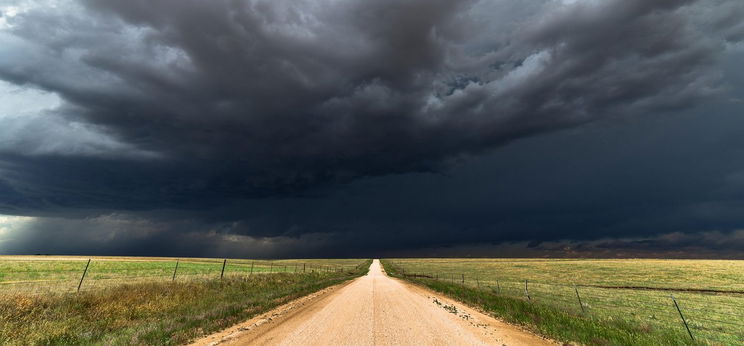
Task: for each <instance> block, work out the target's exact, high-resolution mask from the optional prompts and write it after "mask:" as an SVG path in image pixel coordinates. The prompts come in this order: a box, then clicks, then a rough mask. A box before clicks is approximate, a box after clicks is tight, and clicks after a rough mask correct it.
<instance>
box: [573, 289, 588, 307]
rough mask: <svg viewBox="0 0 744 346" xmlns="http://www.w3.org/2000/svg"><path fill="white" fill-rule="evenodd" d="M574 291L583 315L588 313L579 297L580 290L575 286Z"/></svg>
mask: <svg viewBox="0 0 744 346" xmlns="http://www.w3.org/2000/svg"><path fill="white" fill-rule="evenodd" d="M574 291H576V299H578V300H579V307H580V308H581V312H582V313H586V311H585V310H584V304H582V303H581V296H580V295H579V289H578V288H576V285H574Z"/></svg>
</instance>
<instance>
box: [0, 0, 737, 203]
mask: <svg viewBox="0 0 744 346" xmlns="http://www.w3.org/2000/svg"><path fill="white" fill-rule="evenodd" d="M79 5H80V6H81V7H80V8H78V7H77V5H74V4H70V6H71V7H70V8H69V9H68V10H67V11H65V10H63V9H60V8H52V7H44V6H41V7H37V8H34V9H32V10H29V11H27V12H24V13H21V14H18V15H17V16H15V17H14V18H12V19H11V20H10V22H9V23H11V24H12V26H11V27H10V29H8V33H6V34H5V39H4V41H6V44H7V45H6V46H8V47H10V48H5V49H4V52H5V53H4V54H6V57H5V58H3V59H2V62H0V77H1V78H3V79H5V80H7V81H9V82H11V83H15V84H18V85H31V86H35V87H38V88H41V89H43V90H47V91H50V92H53V93H55V94H56V95H59V96H60V97H61V98H62V99H63V100H64V104H63V105H62V106H60V107H59V108H58V109H57V110H56V116H58V117H63V118H65V119H68V120H69V121H76V122H80V123H83V124H87V125H90V126H94V129H97V130H99V131H101V132H102V133H103V134H104V135H106V136H108V137H110V138H113V139H114V140H116V141H118V142H121V143H123V144H122V145H127V146H128V148H129V149H130V150H132V151H133V150H134V149H132V148H136V149H137V150H140V151H142V152H144V153H148V154H149V155H150V156H152V157H150V158H149V159H140V160H128V161H126V163H124V162H123V161H124V159H121V158H119V161H120V162H115V163H114V165H127V166H128V167H130V170H131V171H133V172H134V174H133V176H132V182H126V181H122V179H124V180H125V178H123V177H121V176H120V175H117V174H114V175H113V176H112V175H109V174H92V172H98V173H102V172H99V171H98V167H99V165H100V164H99V163H96V162H92V163H91V164H87V163H80V164H79V165H78V167H72V166H70V167H69V169H67V170H62V172H61V173H59V174H61V175H65V174H68V175H69V176H68V177H65V176H62V177H55V178H54V179H55V183H54V184H48V183H47V181H48V180H47V178H46V177H44V176H43V173H40V174H28V175H27V174H25V172H24V170H26V169H31V170H34V168H33V167H34V165H35V164H36V165H38V167H44V166H45V165H47V162H48V159H47V158H38V157H36V158H24V159H23V160H25V161H24V163H21V164H20V167H18V168H17V169H16V170H15V173H16V174H15V175H14V177H15V178H14V179H13V180H9V181H8V183H9V184H11V185H12V184H20V185H30V186H33V187H32V189H34V188H35V189H36V190H38V191H35V192H34V193H35V194H36V195H34V196H35V198H38V197H41V196H42V195H45V194H46V195H47V196H46V197H48V198H46V199H47V200H55V199H58V198H62V199H65V201H66V203H65V204H64V205H65V206H72V207H74V206H75V204H76V201H75V200H74V198H72V197H69V196H68V197H60V196H57V195H56V194H55V192H54V190H55V186H60V185H61V186H63V189H64V190H69V189H70V188H72V187H71V186H67V187H64V186H65V182H64V181H69V182H70V183H71V184H76V185H75V186H74V189H75V190H76V191H79V193H78V194H79V197H80V199H79V200H78V201H77V203H80V204H81V205H88V204H92V203H99V202H100V203H104V205H105V204H107V203H110V204H112V205H114V206H115V204H116V203H117V202H118V201H119V200H124V201H126V200H128V199H129V198H130V197H131V198H136V197H133V196H126V195H127V193H128V188H129V186H130V185H133V184H135V183H133V182H135V181H136V184H139V183H140V182H143V181H146V180H147V178H148V177H152V178H153V179H154V180H156V181H158V184H159V185H160V186H162V189H160V191H154V192H152V195H151V196H148V195H147V194H143V195H139V197H141V198H140V199H141V202H142V203H145V202H146V201H147V200H148V199H150V197H152V199H153V201H154V203H153V206H154V207H160V206H162V204H161V203H162V202H163V200H164V199H165V200H168V199H172V200H173V201H174V203H172V206H174V207H178V204H179V202H176V201H180V200H188V199H189V198H188V197H189V196H193V197H194V198H196V199H201V198H203V195H210V196H215V197H216V198H217V199H219V196H216V195H217V194H215V192H214V188H215V185H219V184H222V185H223V186H222V187H223V189H222V190H230V191H232V193H228V195H229V196H227V197H232V195H235V196H238V197H241V196H242V197H255V196H263V195H266V194H274V193H285V192H286V191H298V190H302V189H305V188H307V187H312V186H315V185H317V184H323V183H333V182H342V181H349V180H352V179H355V178H357V177H361V176H374V175H384V174H390V173H401V172H410V171H431V170H438V169H440V168H441V167H442V165H443V164H445V163H446V162H448V161H450V160H452V159H456V158H458V157H460V156H462V155H466V154H471V153H479V152H482V151H484V150H487V149H489V148H493V147H494V146H498V145H500V144H504V143H507V142H509V141H511V140H513V139H516V138H520V137H524V136H529V135H534V134H537V133H541V132H545V131H551V130H555V129H559V128H564V127H570V126H575V125H578V124H582V123H586V122H592V121H595V120H597V119H600V118H605V117H610V116H617V115H627V114H642V113H644V112H648V111H650V110H659V109H662V110H663V109H676V108H679V107H686V106H689V105H691V104H693V103H694V102H695V100H696V99H698V98H699V97H702V96H706V95H709V94H711V93H712V92H714V91H715V89H716V88H717V87H718V84H717V78H718V73H719V71H717V70H716V62H717V59H719V58H720V55H721V54H722V52H723V42H724V38H723V37H721V36H719V35H717V34H711V33H707V32H704V31H703V28H702V27H701V26H700V25H701V24H700V23H698V22H697V19H696V17H695V16H694V15H692V14H691V13H692V12H695V9H696V8H702V7H706V6H705V5H704V4H702V3H701V4H697V3H696V2H694V1H640V0H637V1H606V2H581V1H579V2H576V3H574V4H571V5H564V4H561V3H559V2H545V1H533V2H530V3H525V5H524V6H525V7H530V8H533V9H534V11H533V12H530V13H529V14H523V15H522V17H520V18H517V19H513V18H512V19H508V18H509V16H508V14H501V13H499V11H498V9H499V6H503V7H504V8H506V7H508V6H509V5H508V4H507V3H506V2H497V3H492V2H478V1H456V2H453V1H402V2H401V1H350V2H338V1H320V2H318V1H295V2H276V1H274V2H268V1H227V0H221V1H210V2H204V1H175V0H174V1H157V2H151V1H126V2H122V1H83V2H81V3H80V4H79ZM723 5H727V6H729V7H731V4H730V3H727V2H721V3H718V4H714V5H712V6H714V7H716V6H717V7H720V8H724V6H723ZM717 7H716V8H717ZM492 16H495V19H496V20H495V21H496V22H500V21H499V20H498V19H500V17H503V18H504V20H503V21H501V23H491V20H490V19H492ZM507 19H508V20H507ZM504 23H506V24H504ZM727 23H728V24H727ZM737 24H738V23H735V22H731V21H729V22H727V21H726V20H725V18H724V19H721V20H720V21H719V22H718V23H717V25H718V26H717V27H716V29H717V30H718V31H719V32H725V33H728V31H730V30H734V29H735V28H736V26H737ZM727 30H728V31H727ZM729 36H731V37H735V36H736V35H733V36H732V35H730V34H729ZM727 37H728V36H727ZM21 52H22V53H21ZM62 146H64V145H62ZM60 150H62V151H63V150H64V148H62V149H60ZM122 150H123V149H117V148H109V150H108V153H106V152H103V153H101V152H96V153H95V155H92V156H95V158H94V159H93V160H97V159H101V158H102V160H108V159H109V157H108V156H113V155H115V153H116V152H120V151H122ZM12 154H14V155H21V156H22V155H23V154H24V152H14V153H12ZM135 154H136V153H135ZM135 154H132V155H135ZM135 156H136V155H135ZM143 156H146V157H147V155H143ZM4 157H5V158H4V160H6V161H13V162H16V161H15V160H14V159H13V158H12V156H4ZM35 159H36V160H39V162H37V163H34V162H33V161H34V160H35ZM88 159H90V158H88ZM164 162H166V163H164ZM70 165H72V163H71V164H70ZM163 166H168V168H165V169H163V168H162V167H163ZM205 166H208V167H209V169H200V167H205ZM29 167H30V168H29ZM6 169H7V168H6ZM40 169H41V170H43V168H40ZM10 171H11V172H13V171H14V170H13V169H10ZM173 171H178V172H179V173H178V175H181V176H182V177H179V178H176V179H174V181H173V183H168V182H167V181H165V179H159V177H161V176H173V175H172V174H171V173H172V172H173ZM215 172H216V173H215ZM77 174H83V175H95V177H91V179H88V180H87V181H86V182H85V184H81V183H78V182H73V181H72V180H74V179H73V178H72V176H76V175H77ZM59 180H64V181H59ZM111 180H114V181H113V182H114V183H113V184H112V181H111ZM118 182H121V184H119V183H118ZM45 185H54V186H48V188H42V187H43V186H45ZM146 185H148V183H145V186H146ZM117 188H119V189H120V190H118V191H117ZM91 189H92V190H96V191H97V190H98V189H104V190H111V194H110V196H111V197H110V198H106V197H103V196H101V198H100V199H89V198H87V197H86V196H88V195H89V193H88V191H86V190H91ZM143 190H144V189H143ZM171 191H173V194H174V196H173V197H172V198H171V197H169V196H167V195H168V194H169V193H170V192H171ZM117 194H121V195H124V196H123V198H120V197H117ZM51 203H52V204H53V202H51ZM5 204H8V203H5ZM122 206H123V207H127V206H128V205H127V203H124V204H123V205H122Z"/></svg>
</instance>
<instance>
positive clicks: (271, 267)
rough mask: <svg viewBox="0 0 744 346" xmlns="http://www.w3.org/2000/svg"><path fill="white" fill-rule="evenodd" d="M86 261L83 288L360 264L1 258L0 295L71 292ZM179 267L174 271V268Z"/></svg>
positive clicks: (212, 259)
mask: <svg viewBox="0 0 744 346" xmlns="http://www.w3.org/2000/svg"><path fill="white" fill-rule="evenodd" d="M88 259H91V263H90V266H89V267H88V270H87V273H86V275H85V278H84V280H83V284H82V285H81V290H91V289H98V288H101V287H107V286H112V285H118V284H121V283H133V282H165V281H173V280H174V279H173V277H174V275H173V274H174V272H175V274H176V275H175V281H177V282H183V281H189V280H203V279H211V278H219V277H221V276H223V277H224V278H232V277H244V276H251V275H260V274H270V273H301V272H303V270H304V272H306V273H308V272H313V271H316V272H328V271H333V270H340V269H349V268H351V267H354V266H356V265H358V264H359V260H344V259H314V260H272V261H267V260H250V259H228V260H227V262H226V263H225V271H224V274H223V273H222V265H223V259H221V258H181V259H178V258H165V257H98V256H96V257H79V256H0V294H2V293H8V292H32V291H35V292H40V293H43V292H50V291H52V292H73V291H76V290H77V287H78V285H79V283H80V279H81V277H82V275H83V272H84V271H85V267H86V264H87V262H88ZM176 263H178V268H176Z"/></svg>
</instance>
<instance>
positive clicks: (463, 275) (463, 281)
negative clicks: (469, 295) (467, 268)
mask: <svg viewBox="0 0 744 346" xmlns="http://www.w3.org/2000/svg"><path fill="white" fill-rule="evenodd" d="M460 275H462V284H463V285H464V284H465V274H460Z"/></svg>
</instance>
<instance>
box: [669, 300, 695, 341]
mask: <svg viewBox="0 0 744 346" xmlns="http://www.w3.org/2000/svg"><path fill="white" fill-rule="evenodd" d="M670 297H672V301H673V302H674V307H676V308H677V312H679V317H680V318H681V319H682V323H684V324H685V329H687V334H690V339H692V340H695V338H694V337H693V336H692V332H691V331H690V326H688V325H687V320H685V316H684V315H682V310H680V309H679V304H677V300H676V299H674V296H673V295H670Z"/></svg>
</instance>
